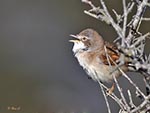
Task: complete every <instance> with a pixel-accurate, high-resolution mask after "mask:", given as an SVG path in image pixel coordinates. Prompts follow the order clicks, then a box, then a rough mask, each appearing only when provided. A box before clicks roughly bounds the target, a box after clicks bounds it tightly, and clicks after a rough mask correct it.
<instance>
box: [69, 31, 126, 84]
mask: <svg viewBox="0 0 150 113" xmlns="http://www.w3.org/2000/svg"><path fill="white" fill-rule="evenodd" d="M70 36H72V37H74V39H73V40H69V41H70V42H73V43H74V46H73V49H72V51H73V53H74V55H75V57H76V58H77V60H78V62H79V64H80V65H81V66H82V67H83V69H85V70H86V72H87V74H88V75H89V76H90V77H91V78H92V79H93V80H95V81H98V80H99V81H101V82H110V81H112V80H113V76H115V77H119V76H120V75H121V72H120V71H119V70H118V68H117V65H118V64H119V63H120V62H119V61H120V60H119V59H120V56H121V53H120V52H119V50H118V48H117V46H116V45H115V44H112V43H109V42H107V41H104V40H103V38H102V37H101V36H100V35H99V34H98V33H97V32H96V31H95V30H93V29H85V30H83V31H81V32H80V33H79V34H77V35H70ZM119 68H120V69H122V70H123V71H125V72H126V71H128V66H127V65H126V63H124V64H123V65H121V66H120V67H119Z"/></svg>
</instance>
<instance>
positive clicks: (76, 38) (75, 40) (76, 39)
mask: <svg viewBox="0 0 150 113" xmlns="http://www.w3.org/2000/svg"><path fill="white" fill-rule="evenodd" d="M70 36H71V37H73V38H75V39H73V40H69V42H73V43H77V42H80V40H79V38H78V36H76V35H70Z"/></svg>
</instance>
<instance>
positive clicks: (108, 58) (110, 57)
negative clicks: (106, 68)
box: [100, 42, 120, 65]
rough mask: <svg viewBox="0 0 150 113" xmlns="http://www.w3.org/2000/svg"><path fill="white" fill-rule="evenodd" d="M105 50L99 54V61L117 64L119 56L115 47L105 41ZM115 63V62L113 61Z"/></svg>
mask: <svg viewBox="0 0 150 113" xmlns="http://www.w3.org/2000/svg"><path fill="white" fill-rule="evenodd" d="M105 46H106V49H107V50H106V51H104V52H103V53H102V54H101V55H100V59H101V61H102V62H103V63H104V64H106V65H116V64H118V59H119V57H120V54H119V52H118V51H117V47H116V45H114V44H110V43H109V42H105ZM114 62H115V63H116V64H115V63H114Z"/></svg>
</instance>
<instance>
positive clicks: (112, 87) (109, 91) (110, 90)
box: [107, 83, 115, 95]
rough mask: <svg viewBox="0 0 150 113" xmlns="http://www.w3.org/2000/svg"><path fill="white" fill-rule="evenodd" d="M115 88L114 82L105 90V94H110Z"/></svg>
mask: <svg viewBox="0 0 150 113" xmlns="http://www.w3.org/2000/svg"><path fill="white" fill-rule="evenodd" d="M114 89H115V83H113V84H112V86H111V88H109V89H108V90H107V95H111V94H112V93H113V92H114Z"/></svg>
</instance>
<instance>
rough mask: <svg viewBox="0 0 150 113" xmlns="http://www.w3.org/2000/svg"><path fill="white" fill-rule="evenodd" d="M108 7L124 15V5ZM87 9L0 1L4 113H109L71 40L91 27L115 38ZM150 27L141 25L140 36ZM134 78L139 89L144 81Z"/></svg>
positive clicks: (66, 0)
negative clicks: (82, 65)
mask: <svg viewBox="0 0 150 113" xmlns="http://www.w3.org/2000/svg"><path fill="white" fill-rule="evenodd" d="M95 1H96V0H95ZM97 3H99V1H98V0H97ZM106 3H107V4H108V6H109V5H110V6H111V7H113V8H115V9H116V10H117V11H118V12H121V8H122V7H121V5H122V3H121V0H114V1H113V2H112V1H111V3H110V0H106ZM97 5H98V4H97ZM111 7H110V8H111ZM84 9H89V7H88V6H87V5H85V4H83V3H81V1H80V0H0V113H14V112H17V113H106V112H107V109H106V104H105V101H104V98H103V96H102V93H101V90H100V88H99V85H98V84H97V83H96V82H94V81H92V80H89V79H88V78H87V75H86V73H85V72H84V71H83V70H82V68H81V67H80V66H79V65H78V62H77V60H76V59H75V58H74V57H73V54H72V51H71V50H72V46H73V45H72V44H71V43H69V42H68V40H69V39H71V37H69V35H70V34H77V33H79V32H80V31H81V30H83V29H85V28H89V27H90V28H93V29H95V30H97V31H98V32H99V33H100V34H101V35H102V36H103V37H104V39H105V40H109V41H113V40H114V39H115V38H116V36H117V35H116V33H115V32H114V30H113V29H112V28H111V27H110V26H108V25H106V24H105V23H102V22H101V21H98V20H96V19H94V18H92V17H89V16H87V15H85V14H84V13H83V11H84ZM147 14H149V13H147ZM149 25H150V22H147V23H143V25H142V29H141V31H143V32H144V33H146V32H148V31H149V30H150V29H149ZM147 48H148V46H147ZM130 74H131V73H130ZM131 75H132V74H131ZM131 77H132V78H134V81H136V82H137V84H141V82H138V81H141V77H140V76H134V75H133V76H131ZM119 82H120V83H121V86H122V87H123V88H124V90H126V89H127V88H128V87H130V85H129V83H127V81H126V80H125V79H124V78H120V79H119ZM110 85H111V84H108V86H110ZM140 86H141V88H142V89H143V90H144V87H142V85H140ZM133 93H134V91H133ZM109 101H110V102H111V108H112V111H113V112H116V111H118V106H117V105H116V104H115V103H114V102H113V101H112V100H111V99H110V100H109ZM138 102H140V100H139V101H138V99H137V100H136V103H138ZM13 107H16V108H18V109H19V107H20V109H19V110H17V111H15V110H13Z"/></svg>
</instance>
